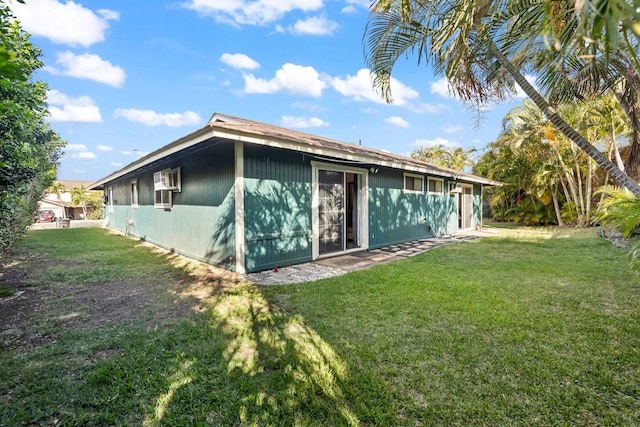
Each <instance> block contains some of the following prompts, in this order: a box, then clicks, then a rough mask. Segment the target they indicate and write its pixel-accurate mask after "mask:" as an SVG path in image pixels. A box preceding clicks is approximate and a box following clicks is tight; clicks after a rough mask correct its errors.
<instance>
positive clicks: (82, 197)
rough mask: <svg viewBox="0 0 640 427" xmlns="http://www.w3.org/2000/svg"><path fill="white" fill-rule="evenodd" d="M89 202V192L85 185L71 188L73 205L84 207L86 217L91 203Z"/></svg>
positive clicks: (85, 217)
mask: <svg viewBox="0 0 640 427" xmlns="http://www.w3.org/2000/svg"><path fill="white" fill-rule="evenodd" d="M89 202H90V198H89V193H88V191H87V189H86V188H85V187H84V185H81V186H80V187H76V188H74V189H72V190H71V203H72V204H73V206H80V207H81V208H82V214H83V218H84V219H87V204H89Z"/></svg>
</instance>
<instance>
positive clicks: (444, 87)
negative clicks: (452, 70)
mask: <svg viewBox="0 0 640 427" xmlns="http://www.w3.org/2000/svg"><path fill="white" fill-rule="evenodd" d="M431 93H435V94H438V95H440V96H442V97H444V98H449V99H457V97H456V96H455V95H454V94H453V93H452V92H451V91H450V90H449V81H448V80H447V79H445V78H442V79H440V80H438V81H437V82H432V83H431Z"/></svg>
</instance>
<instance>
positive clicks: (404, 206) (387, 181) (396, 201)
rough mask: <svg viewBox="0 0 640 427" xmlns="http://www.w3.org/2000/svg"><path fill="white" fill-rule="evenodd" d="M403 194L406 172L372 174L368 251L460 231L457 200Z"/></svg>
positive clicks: (476, 214)
mask: <svg viewBox="0 0 640 427" xmlns="http://www.w3.org/2000/svg"><path fill="white" fill-rule="evenodd" d="M424 185H425V191H424V193H423V194H414V193H405V192H404V174H403V171H400V170H393V169H382V168H381V169H380V170H379V171H378V173H376V174H371V175H369V249H375V248H380V247H383V246H387V245H392V244H396V243H402V242H408V241H412V240H418V239H424V238H432V237H436V236H441V235H444V234H454V233H457V232H458V231H459V230H458V214H457V198H456V196H453V195H450V194H449V192H448V181H447V180H444V191H443V193H442V194H438V195H433V194H429V193H428V191H427V188H426V187H427V176H426V175H425V176H424ZM472 204H473V210H472V212H473V219H472V228H475V227H476V226H478V225H479V224H480V212H481V201H480V185H474V186H473V203H472Z"/></svg>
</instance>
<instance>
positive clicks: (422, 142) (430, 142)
mask: <svg viewBox="0 0 640 427" xmlns="http://www.w3.org/2000/svg"><path fill="white" fill-rule="evenodd" d="M415 145H417V146H419V147H434V146H436V145H442V146H443V147H450V148H451V147H459V146H460V144H459V143H457V142H455V141H451V140H449V139H445V138H442V137H439V136H438V137H436V138H435V139H417V140H416V141H415Z"/></svg>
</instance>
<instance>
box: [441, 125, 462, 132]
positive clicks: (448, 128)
mask: <svg viewBox="0 0 640 427" xmlns="http://www.w3.org/2000/svg"><path fill="white" fill-rule="evenodd" d="M462 129H463V127H462V126H460V125H447V126H445V127H443V128H442V132H444V133H458V132H462Z"/></svg>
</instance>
